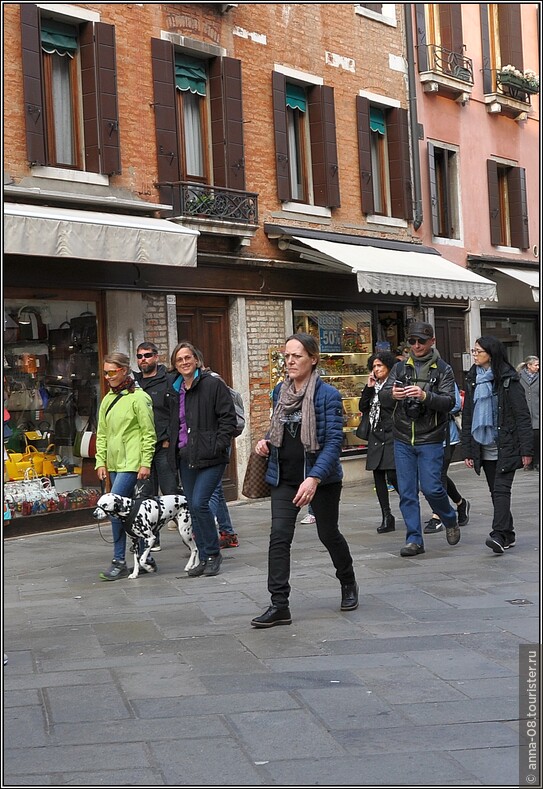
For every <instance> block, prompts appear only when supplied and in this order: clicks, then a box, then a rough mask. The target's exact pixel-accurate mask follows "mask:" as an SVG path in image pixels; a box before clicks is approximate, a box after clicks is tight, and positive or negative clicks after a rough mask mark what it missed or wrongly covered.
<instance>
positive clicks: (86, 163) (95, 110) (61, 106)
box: [20, 3, 121, 175]
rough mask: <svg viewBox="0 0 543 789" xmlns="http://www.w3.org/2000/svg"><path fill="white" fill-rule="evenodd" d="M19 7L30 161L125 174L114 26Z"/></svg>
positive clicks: (30, 7) (30, 5)
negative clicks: (119, 114)
mask: <svg viewBox="0 0 543 789" xmlns="http://www.w3.org/2000/svg"><path fill="white" fill-rule="evenodd" d="M20 8H21V39H22V65H23V85H24V107H25V120H26V142H27V156H28V159H29V161H30V163H31V164H39V165H50V166H56V167H64V168H71V169H76V170H87V171H89V172H95V173H104V174H108V175H109V174H112V173H119V172H120V171H121V164H120V148H119V119H118V107H117V84H116V65H115V64H116V56H115V29H114V27H113V26H112V25H106V24H104V23H102V22H83V21H81V20H78V19H74V18H71V17H67V16H65V15H54V16H52V15H51V13H50V12H48V11H45V10H41V11H40V10H39V9H38V7H37V6H36V5H34V4H32V3H22V4H21V7H20Z"/></svg>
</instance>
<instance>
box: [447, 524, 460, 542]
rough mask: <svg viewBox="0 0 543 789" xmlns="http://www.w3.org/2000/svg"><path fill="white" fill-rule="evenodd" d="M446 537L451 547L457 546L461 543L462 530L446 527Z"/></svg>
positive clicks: (456, 527)
mask: <svg viewBox="0 0 543 789" xmlns="http://www.w3.org/2000/svg"><path fill="white" fill-rule="evenodd" d="M445 535H446V537H447V542H448V543H449V545H457V544H458V543H459V542H460V529H459V527H458V524H457V525H456V526H445Z"/></svg>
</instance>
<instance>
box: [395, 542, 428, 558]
mask: <svg viewBox="0 0 543 789" xmlns="http://www.w3.org/2000/svg"><path fill="white" fill-rule="evenodd" d="M419 553H424V545H418V544H417V543H416V542H408V543H407V545H404V547H403V548H402V549H401V550H400V556H418V555H419Z"/></svg>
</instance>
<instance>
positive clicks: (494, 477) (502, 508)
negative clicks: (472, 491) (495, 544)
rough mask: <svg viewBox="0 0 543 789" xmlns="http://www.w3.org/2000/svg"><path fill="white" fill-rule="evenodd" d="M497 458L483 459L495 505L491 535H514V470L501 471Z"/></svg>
mask: <svg viewBox="0 0 543 789" xmlns="http://www.w3.org/2000/svg"><path fill="white" fill-rule="evenodd" d="M497 466H498V461H497V460H483V471H484V472H485V477H486V481H487V484H488V489H489V490H490V496H491V498H492V504H493V506H494V517H493V518H492V531H491V532H490V536H491V537H496V535H501V536H502V537H503V536H504V535H505V534H507V535H509V536H512V535H514V533H515V531H514V529H513V515H512V514H511V488H512V487H513V479H514V478H515V472H514V471H506V472H501V471H498V470H497Z"/></svg>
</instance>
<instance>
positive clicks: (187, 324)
mask: <svg viewBox="0 0 543 789" xmlns="http://www.w3.org/2000/svg"><path fill="white" fill-rule="evenodd" d="M177 337H178V339H179V341H180V342H181V341H182V340H188V341H189V342H191V343H192V344H193V345H194V346H196V348H199V349H200V350H201V351H202V353H203V356H204V363H205V365H206V367H210V368H211V369H212V370H213V371H214V372H216V373H219V375H220V376H221V377H222V378H224V380H225V381H226V383H227V384H230V385H231V383H232V368H231V360H232V354H231V348H230V325H229V319H228V297H226V296H225V297H223V296H212V297H209V298H205V297H202V296H196V297H188V298H187V297H183V296H178V297H177ZM235 451H236V446H235V441H233V442H232V456H231V459H230V463H229V464H228V466H227V467H226V471H225V472H224V476H223V489H224V497H225V499H226V500H227V501H233V500H235V499H237V498H238V480H237V475H236V458H235Z"/></svg>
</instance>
